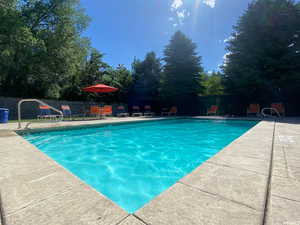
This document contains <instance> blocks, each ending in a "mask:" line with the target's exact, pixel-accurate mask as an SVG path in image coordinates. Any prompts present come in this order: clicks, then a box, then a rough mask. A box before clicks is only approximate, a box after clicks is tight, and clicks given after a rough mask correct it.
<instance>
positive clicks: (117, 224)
mask: <svg viewBox="0 0 300 225" xmlns="http://www.w3.org/2000/svg"><path fill="white" fill-rule="evenodd" d="M130 215H131V214H128V215H127V216H125V217H124V218H122V219H121V220H120V221H119V222H117V223H116V225H119V224H121V223H122V222H123V221H124V220H126V219H127V218H128V217H129V216H130Z"/></svg>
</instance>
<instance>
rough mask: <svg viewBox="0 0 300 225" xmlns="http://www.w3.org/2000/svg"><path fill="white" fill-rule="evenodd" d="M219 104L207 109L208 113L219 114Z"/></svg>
mask: <svg viewBox="0 0 300 225" xmlns="http://www.w3.org/2000/svg"><path fill="white" fill-rule="evenodd" d="M218 108H219V107H218V106H217V105H212V106H210V108H209V109H208V110H207V115H208V116H209V115H215V116H216V115H217V112H218Z"/></svg>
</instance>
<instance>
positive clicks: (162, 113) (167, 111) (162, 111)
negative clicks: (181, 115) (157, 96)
mask: <svg viewBox="0 0 300 225" xmlns="http://www.w3.org/2000/svg"><path fill="white" fill-rule="evenodd" d="M168 114H169V110H168V108H166V107H164V108H162V110H161V116H167V115H168Z"/></svg>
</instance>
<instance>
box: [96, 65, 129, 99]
mask: <svg viewBox="0 0 300 225" xmlns="http://www.w3.org/2000/svg"><path fill="white" fill-rule="evenodd" d="M102 82H103V83H104V84H107V85H109V86H113V87H116V88H119V91H118V92H117V95H113V96H114V98H113V100H115V101H121V102H126V101H127V97H128V92H129V90H130V88H131V86H132V82H133V79H132V76H131V73H130V71H129V70H128V69H126V67H125V66H124V65H119V66H118V67H117V68H116V69H113V68H109V69H108V70H107V71H106V73H105V74H104V76H103V79H102Z"/></svg>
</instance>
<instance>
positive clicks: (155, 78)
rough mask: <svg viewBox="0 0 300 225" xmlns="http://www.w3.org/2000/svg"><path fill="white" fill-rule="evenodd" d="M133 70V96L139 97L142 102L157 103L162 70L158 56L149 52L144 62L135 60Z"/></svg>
mask: <svg viewBox="0 0 300 225" xmlns="http://www.w3.org/2000/svg"><path fill="white" fill-rule="evenodd" d="M132 70H133V74H132V76H133V80H134V83H133V87H132V94H133V95H138V96H139V99H140V100H141V101H147V102H155V101H157V100H158V90H159V80H160V78H161V71H162V68H161V63H160V59H159V58H157V57H156V54H155V53H154V52H149V53H147V54H146V57H145V59H144V60H143V61H140V60H134V62H133V63H132Z"/></svg>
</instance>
